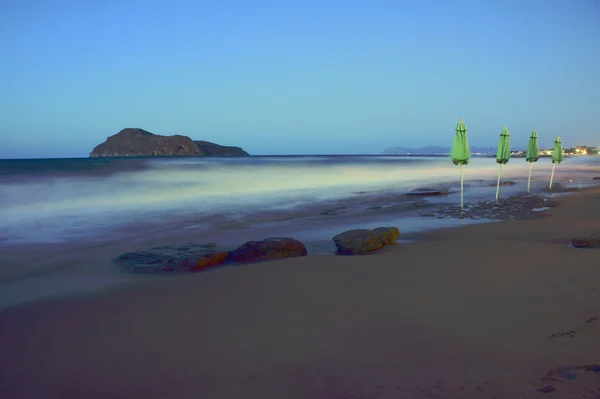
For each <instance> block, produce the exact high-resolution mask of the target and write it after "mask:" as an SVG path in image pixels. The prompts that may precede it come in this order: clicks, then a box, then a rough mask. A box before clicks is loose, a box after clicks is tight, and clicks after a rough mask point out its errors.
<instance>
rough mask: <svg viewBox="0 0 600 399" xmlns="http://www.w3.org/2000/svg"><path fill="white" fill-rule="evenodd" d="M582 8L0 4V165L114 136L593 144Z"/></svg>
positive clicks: (599, 12) (551, 3)
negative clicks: (133, 131) (458, 130)
mask: <svg viewBox="0 0 600 399" xmlns="http://www.w3.org/2000/svg"><path fill="white" fill-rule="evenodd" d="M598 21H600V1H598V0H527V1H522V0H518V1H511V0H505V1H486V0H478V1H467V0H455V1H453V0H447V1H443V0H414V1H402V0H390V1H380V0H371V1H366V0H365V1H353V0H345V1H342V0H329V1H327V0H321V1H312V0H303V1H295V0H280V1H264V0H252V1H251V0H238V1H228V0H214V1H209V0H196V1H180V0H170V1H152V0H147V1H128V0H119V1H116V0H104V1H89V0H72V1H71V0H0V93H2V95H1V96H0V158H23V157H31V158H35V157H86V156H88V154H89V152H90V151H91V150H92V149H93V147H94V146H96V145H98V144H100V143H101V142H103V141H104V140H105V139H106V137H108V136H111V135H113V134H116V133H117V132H119V131H120V130H121V129H123V128H126V127H136V128H142V129H145V130H148V131H150V132H152V133H157V134H164V135H170V134H184V135H187V136H190V137H192V138H193V139H197V140H208V141H214V142H216V143H219V144H224V145H237V146H241V147H243V148H244V149H245V150H247V151H248V152H250V153H251V154H253V155H265V154H356V153H359V154H368V153H374V154H378V153H381V152H382V151H383V150H384V149H385V148H387V147H391V146H407V147H410V146H412V147H415V146H424V145H447V146H450V145H451V142H452V138H453V135H454V127H455V126H456V123H457V121H458V120H459V118H461V117H462V118H463V120H464V122H465V124H466V126H467V128H468V134H469V141H470V143H471V144H472V145H475V146H487V145H495V144H497V141H498V139H499V134H500V131H501V130H502V128H503V127H504V126H505V125H506V126H507V127H508V129H509V131H510V132H511V140H512V145H513V148H516V147H519V146H525V145H526V142H527V138H528V136H529V134H530V133H531V131H532V129H534V128H535V129H536V130H537V132H538V134H539V136H540V143H541V144H542V146H551V143H552V142H553V141H554V138H555V137H556V136H557V135H561V136H562V139H563V142H564V144H565V146H567V147H568V146H572V145H578V144H593V145H595V144H599V145H600V115H599V113H600V23H599V22H598Z"/></svg>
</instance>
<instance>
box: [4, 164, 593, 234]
mask: <svg viewBox="0 0 600 399" xmlns="http://www.w3.org/2000/svg"><path fill="white" fill-rule="evenodd" d="M550 171H551V163H550V160H549V159H548V158H542V159H541V160H540V161H539V162H538V163H536V164H534V169H533V176H534V179H535V180H534V185H533V187H534V190H535V189H539V188H542V187H543V186H545V185H547V183H548V180H549V177H550ZM497 173H498V166H497V165H496V164H495V162H494V158H473V159H472V162H471V163H470V165H468V166H467V167H466V168H465V183H466V184H469V187H470V188H469V190H467V191H466V196H467V200H476V199H478V198H479V197H478V196H485V195H489V193H488V191H489V190H488V191H482V190H477V187H480V188H483V187H486V186H488V185H489V183H490V182H492V183H493V182H495V178H496V176H497ZM527 173H528V164H527V163H526V162H525V160H524V159H523V158H514V159H512V160H511V162H510V163H509V164H508V165H507V166H505V167H504V169H503V180H505V179H506V180H517V181H522V180H524V179H526V178H527ZM598 174H600V157H571V158H567V159H566V160H565V161H564V162H563V163H562V164H560V165H558V166H557V167H556V175H555V181H557V182H563V183H565V182H567V181H568V180H569V179H574V184H584V185H586V184H590V183H591V177H593V176H595V175H598ZM458 184H459V168H458V167H455V166H454V165H452V163H451V162H450V161H449V160H448V159H447V158H446V157H393V156H289V157H248V158H129V159H126V158H108V159H36V160H0V244H5V245H6V244H10V243H13V242H55V241H65V240H67V241H68V240H76V239H85V238H89V237H94V236H98V235H103V234H107V233H108V231H110V230H111V229H113V228H115V227H118V226H123V225H128V224H134V223H138V222H140V221H144V222H146V223H147V222H151V221H156V223H158V224H160V223H164V220H165V218H175V217H186V216H187V215H213V214H220V215H225V216H226V217H228V218H231V219H233V220H243V219H244V218H245V217H248V216H249V215H251V214H256V213H260V212H264V211H273V210H280V211H282V212H286V211H290V210H293V209H295V208H298V207H303V206H308V205H311V204H313V205H314V204H315V203H319V202H329V203H335V201H336V200H341V199H344V198H348V197H352V196H355V195H356V193H357V192H362V193H366V194H368V195H366V196H364V198H372V197H373V196H377V195H382V194H384V193H390V192H397V193H399V194H400V193H403V192H408V191H410V190H412V189H415V188H419V187H424V186H434V187H441V186H443V187H451V188H452V189H453V190H456V189H457V188H458ZM522 189H524V185H521V187H520V188H519V189H517V190H522ZM503 190H513V191H514V190H515V189H508V188H507V189H504V188H503ZM511 192H512V191H511ZM455 200H456V199H452V201H455Z"/></svg>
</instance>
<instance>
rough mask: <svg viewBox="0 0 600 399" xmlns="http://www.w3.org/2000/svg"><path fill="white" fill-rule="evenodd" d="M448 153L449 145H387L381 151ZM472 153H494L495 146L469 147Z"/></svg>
mask: <svg viewBox="0 0 600 399" xmlns="http://www.w3.org/2000/svg"><path fill="white" fill-rule="evenodd" d="M449 153H450V147H441V146H437V145H429V146H426V147H417V148H407V147H389V148H386V149H385V150H384V151H383V154H385V155H409V154H414V155H446V154H449ZM471 153H473V154H477V153H479V154H486V155H487V154H495V153H496V148H495V147H473V146H472V147H471Z"/></svg>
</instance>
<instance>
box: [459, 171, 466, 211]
mask: <svg viewBox="0 0 600 399" xmlns="http://www.w3.org/2000/svg"><path fill="white" fill-rule="evenodd" d="M464 166H465V165H460V209H464V207H465V185H464V182H465V180H464V174H463V167H464Z"/></svg>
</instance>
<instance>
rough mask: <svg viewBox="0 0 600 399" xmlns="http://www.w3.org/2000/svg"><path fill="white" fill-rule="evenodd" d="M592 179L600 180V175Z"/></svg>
mask: <svg viewBox="0 0 600 399" xmlns="http://www.w3.org/2000/svg"><path fill="white" fill-rule="evenodd" d="M592 180H600V176H596V177H594V178H593V179H592Z"/></svg>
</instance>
